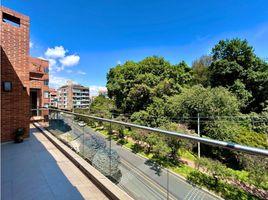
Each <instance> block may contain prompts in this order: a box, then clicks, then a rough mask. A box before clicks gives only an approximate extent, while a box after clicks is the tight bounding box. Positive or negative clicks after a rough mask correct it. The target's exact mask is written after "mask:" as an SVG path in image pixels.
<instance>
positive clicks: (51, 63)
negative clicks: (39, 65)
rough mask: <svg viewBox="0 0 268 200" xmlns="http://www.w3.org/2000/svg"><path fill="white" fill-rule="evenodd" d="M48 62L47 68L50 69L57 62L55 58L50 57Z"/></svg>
mask: <svg viewBox="0 0 268 200" xmlns="http://www.w3.org/2000/svg"><path fill="white" fill-rule="evenodd" d="M48 62H49V68H50V69H53V67H55V66H56V64H57V62H56V60H55V59H52V58H49V59H48Z"/></svg>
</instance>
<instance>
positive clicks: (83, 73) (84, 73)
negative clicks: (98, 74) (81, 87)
mask: <svg viewBox="0 0 268 200" xmlns="http://www.w3.org/2000/svg"><path fill="white" fill-rule="evenodd" d="M77 74H81V75H86V74H87V73H86V72H83V71H81V70H78V71H77Z"/></svg>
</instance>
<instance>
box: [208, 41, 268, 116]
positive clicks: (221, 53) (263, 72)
mask: <svg viewBox="0 0 268 200" xmlns="http://www.w3.org/2000/svg"><path fill="white" fill-rule="evenodd" d="M212 57H213V62H212V63H211V65H210V66H209V71H210V83H211V86H213V87H217V86H224V87H227V88H231V91H233V92H234V93H236V94H237V96H238V97H239V98H241V97H242V98H241V99H242V101H244V102H243V103H244V105H245V106H246V107H245V108H244V109H243V110H242V111H244V112H250V111H255V112H261V110H262V109H263V108H264V107H265V106H266V100H267V99H268V64H267V63H266V62H265V61H263V60H261V59H260V58H258V57H257V56H256V55H255V54H254V50H253V47H251V46H249V45H248V42H247V41H246V40H240V39H233V40H225V41H224V40H221V41H219V43H218V44H216V45H215V47H214V48H213V49H212ZM238 80H239V82H238ZM252 95H254V96H252ZM250 97H251V98H250Z"/></svg>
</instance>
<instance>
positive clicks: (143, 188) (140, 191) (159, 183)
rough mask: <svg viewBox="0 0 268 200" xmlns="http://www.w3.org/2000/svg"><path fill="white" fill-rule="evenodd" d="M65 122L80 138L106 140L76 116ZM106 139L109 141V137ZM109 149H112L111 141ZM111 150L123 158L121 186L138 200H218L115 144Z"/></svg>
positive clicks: (68, 118) (120, 166)
mask: <svg viewBox="0 0 268 200" xmlns="http://www.w3.org/2000/svg"><path fill="white" fill-rule="evenodd" d="M64 121H65V122H66V123H67V124H68V125H69V126H70V127H71V128H72V131H71V132H72V133H73V134H75V135H76V136H79V135H81V134H83V131H84V132H85V133H86V134H95V135H99V136H101V137H104V138H105V136H103V135H102V134H100V133H98V132H95V131H93V130H92V129H91V128H89V127H83V128H82V127H80V126H79V125H78V124H77V122H74V120H73V119H72V117H64ZM105 139H106V138H105ZM106 141H107V146H108V147H109V141H108V140H107V139H106ZM111 148H112V149H114V150H116V151H117V153H118V154H119V156H120V161H121V163H120V165H119V168H120V170H121V173H122V178H121V180H120V182H119V183H118V186H119V187H121V188H122V189H123V190H125V191H126V192H127V193H129V194H130V195H131V196H132V197H133V198H135V199H141V200H143V199H144V200H158V199H159V200H162V199H179V200H190V199H191V200H202V199H203V200H215V199H218V198H216V197H215V196H213V195H211V194H209V193H207V192H206V191H203V190H201V189H199V188H197V187H194V186H192V185H191V184H189V183H187V182H186V181H185V180H184V179H182V178H180V177H179V176H176V175H174V174H173V173H171V172H169V171H168V170H167V169H165V168H161V167H160V166H158V165H157V164H156V163H153V162H149V161H148V160H147V159H145V158H143V157H141V156H138V155H136V154H134V153H133V152H131V151H130V150H128V149H126V148H123V147H122V146H120V145H117V144H116V142H115V141H111Z"/></svg>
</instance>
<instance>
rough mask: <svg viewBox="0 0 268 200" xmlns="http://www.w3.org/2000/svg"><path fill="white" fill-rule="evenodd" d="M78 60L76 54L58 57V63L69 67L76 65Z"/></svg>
mask: <svg viewBox="0 0 268 200" xmlns="http://www.w3.org/2000/svg"><path fill="white" fill-rule="evenodd" d="M79 60H80V57H79V56H77V55H70V56H65V57H63V58H62V59H60V63H61V64H62V65H63V66H66V67H71V66H74V65H77V64H78V62H79Z"/></svg>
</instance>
